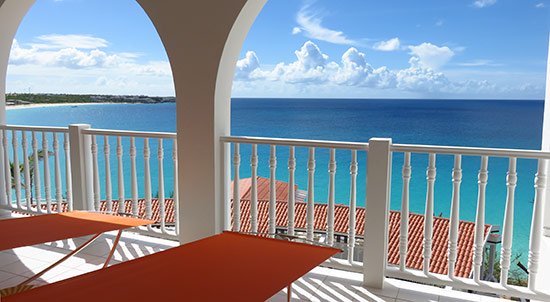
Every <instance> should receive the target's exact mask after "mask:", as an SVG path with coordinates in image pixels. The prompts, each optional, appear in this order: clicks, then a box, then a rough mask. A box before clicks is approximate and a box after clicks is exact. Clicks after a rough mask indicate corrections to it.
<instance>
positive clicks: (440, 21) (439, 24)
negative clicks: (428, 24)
mask: <svg viewBox="0 0 550 302" xmlns="http://www.w3.org/2000/svg"><path fill="white" fill-rule="evenodd" d="M443 24H445V21H443V19H439V20H437V21H436V22H435V26H438V27H439V26H443Z"/></svg>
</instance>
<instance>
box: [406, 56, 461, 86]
mask: <svg viewBox="0 0 550 302" xmlns="http://www.w3.org/2000/svg"><path fill="white" fill-rule="evenodd" d="M409 63H410V65H411V66H410V67H409V68H406V69H402V70H399V71H398V72H397V75H396V77H397V88H399V89H404V90H422V91H428V92H437V91H442V90H445V89H446V88H448V87H449V85H450V84H451V82H450V81H449V80H448V79H447V77H445V75H444V74H443V73H441V72H436V71H434V70H433V69H430V68H429V67H427V66H425V65H424V64H422V63H421V61H420V59H419V58H418V57H412V58H411V59H410V60H409Z"/></svg>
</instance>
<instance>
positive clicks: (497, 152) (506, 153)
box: [391, 144, 550, 159]
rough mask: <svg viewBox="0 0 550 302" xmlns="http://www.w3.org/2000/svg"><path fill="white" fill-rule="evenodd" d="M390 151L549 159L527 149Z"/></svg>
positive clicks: (424, 147) (406, 146) (403, 146)
mask: <svg viewBox="0 0 550 302" xmlns="http://www.w3.org/2000/svg"><path fill="white" fill-rule="evenodd" d="M391 150H392V151H393V152H411V153H437V154H450V155H458V154H460V155H472V156H490V157H516V158H533V159H550V152H546V151H541V150H528V149H505V148H481V147H458V146H437V145H413V144H393V145H392V147H391Z"/></svg>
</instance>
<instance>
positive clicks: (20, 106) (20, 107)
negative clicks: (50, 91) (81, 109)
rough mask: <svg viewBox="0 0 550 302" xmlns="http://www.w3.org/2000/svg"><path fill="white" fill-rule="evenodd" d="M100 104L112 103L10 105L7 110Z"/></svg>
mask: <svg viewBox="0 0 550 302" xmlns="http://www.w3.org/2000/svg"><path fill="white" fill-rule="evenodd" d="M98 104H112V103H51V104H25V105H10V106H6V110H15V109H28V108H43V107H61V106H87V105H98ZM119 104H120V103H119Z"/></svg>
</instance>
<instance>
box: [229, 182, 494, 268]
mask: <svg viewBox="0 0 550 302" xmlns="http://www.w3.org/2000/svg"><path fill="white" fill-rule="evenodd" d="M247 184H248V185H250V184H251V181H250V178H247V179H242V180H241V182H240V187H239V191H241V192H245V193H243V195H241V196H242V198H243V200H241V217H242V218H241V231H242V232H249V231H250V230H251V225H250V201H249V200H247V199H244V198H245V197H248V196H250V194H249V190H245V188H243V186H246V185H247ZM277 188H278V190H279V187H277ZM287 188H288V187H287ZM259 192H267V193H265V194H264V195H262V197H263V196H267V198H265V199H264V198H260V194H259ZM286 192H287V195H284V194H283V195H280V194H279V193H277V196H278V197H279V196H280V197H279V198H277V202H276V215H277V216H276V226H277V228H283V229H286V228H287V225H288V204H287V201H288V190H287V191H286ZM268 200H269V179H267V178H263V177H258V232H260V233H267V232H268V226H269V224H268V223H269V201H268ZM306 205H307V204H306V203H304V202H296V204H295V208H294V212H295V218H294V223H295V229H298V230H305V228H306V214H307V207H306ZM327 208H328V206H327V204H321V203H315V204H314V230H315V231H317V232H325V231H326V229H327ZM231 217H233V216H231ZM355 217H356V220H355V221H356V228H355V234H356V236H357V237H360V238H363V236H364V231H365V230H364V219H365V208H361V207H357V208H356V212H355ZM449 224H450V221H449V219H448V218H442V217H434V223H433V236H432V258H431V260H430V271H431V272H433V273H438V274H445V275H446V274H447V273H448V255H447V251H448V242H449ZM400 225H401V212H399V211H390V217H389V226H390V227H389V242H388V262H389V263H390V264H394V265H398V264H399V258H400V257H399V230H400ZM474 228H475V224H474V223H473V222H469V221H460V223H459V238H458V247H457V262H456V265H455V276H459V277H469V276H470V273H471V271H472V257H473V244H474ZM490 230H491V226H490V225H485V238H486V237H487V235H488V234H489V232H490ZM348 231H349V207H348V206H347V205H339V204H337V205H335V207H334V232H335V233H336V234H341V235H346V236H347V234H348ZM423 241H424V215H421V214H414V213H410V214H409V234H408V246H407V262H406V266H407V267H409V268H413V269H419V270H421V269H423V260H424V256H423Z"/></svg>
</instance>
